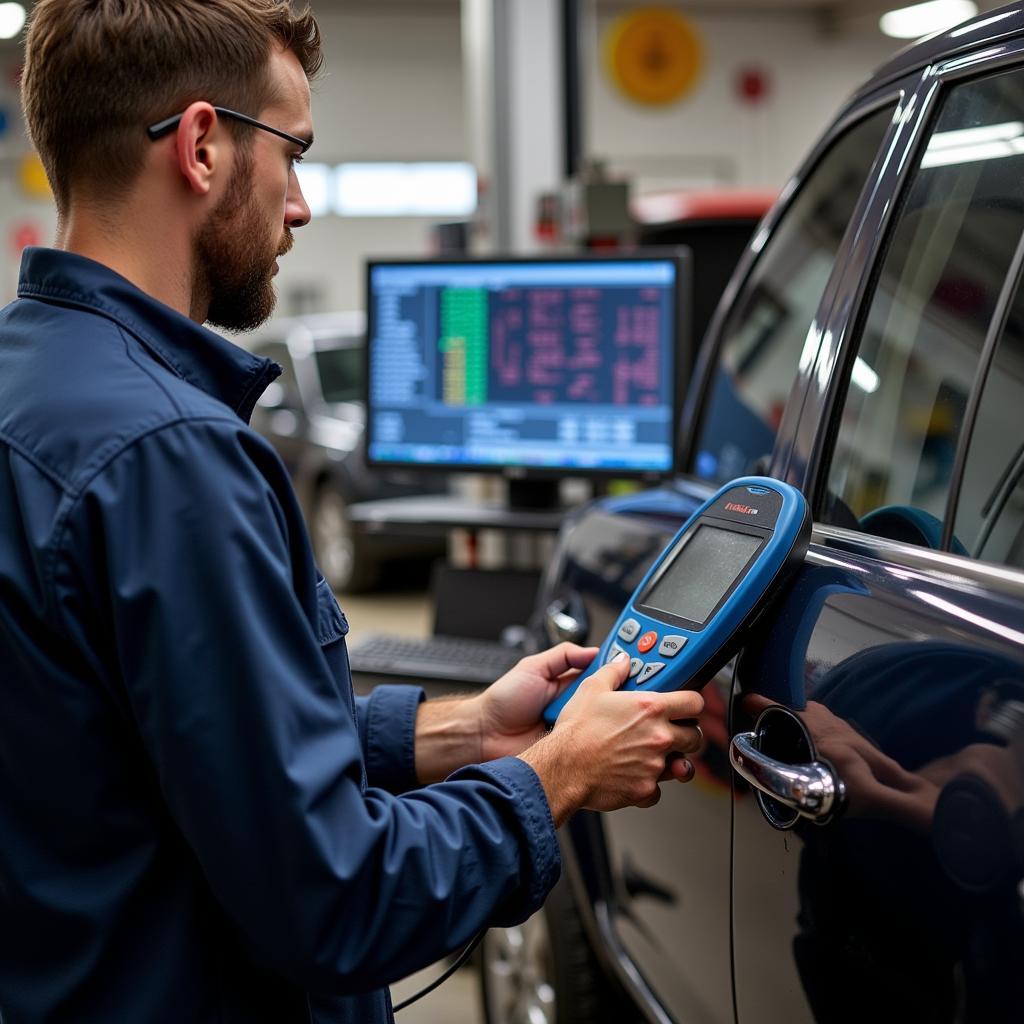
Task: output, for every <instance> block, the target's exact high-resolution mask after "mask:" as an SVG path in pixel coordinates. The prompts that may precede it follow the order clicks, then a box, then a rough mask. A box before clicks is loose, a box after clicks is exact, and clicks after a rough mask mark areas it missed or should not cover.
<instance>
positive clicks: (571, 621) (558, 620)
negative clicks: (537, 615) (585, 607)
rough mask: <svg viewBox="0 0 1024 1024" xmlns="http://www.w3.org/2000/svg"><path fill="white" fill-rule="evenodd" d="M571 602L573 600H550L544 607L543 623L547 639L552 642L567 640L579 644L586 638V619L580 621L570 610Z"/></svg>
mask: <svg viewBox="0 0 1024 1024" xmlns="http://www.w3.org/2000/svg"><path fill="white" fill-rule="evenodd" d="M573 603H575V602H570V601H566V600H561V599H559V600H557V601H552V602H551V604H549V605H548V606H547V608H546V609H545V611H544V625H545V627H546V629H547V634H548V639H550V640H551V642H552V643H560V642H561V641H563V640H568V641H569V642H570V643H574V644H579V643H582V642H583V641H584V640H585V639H586V638H587V628H588V627H587V623H586V621H581V620H580V619H579V618H577V617H576V615H573V614H572V613H571V611H570V608H571V605H572V604H573ZM581 605H582V602H581ZM572 610H573V611H574V610H575V609H572Z"/></svg>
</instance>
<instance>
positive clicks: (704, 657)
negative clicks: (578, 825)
mask: <svg viewBox="0 0 1024 1024" xmlns="http://www.w3.org/2000/svg"><path fill="white" fill-rule="evenodd" d="M810 535H811V517H810V514H809V512H808V509H807V502H806V501H805V500H804V496H803V495H802V494H801V493H800V492H799V491H798V490H797V489H796V488H795V487H791V486H790V485H789V484H785V483H782V482H781V481H779V480H772V479H770V478H768V477H758V476H751V477H742V478H740V479H739V480H733V481H732V482H731V483H728V484H726V485H725V486H724V487H723V488H722V489H721V490H720V491H719V492H718V493H717V494H716V495H714V497H712V498H711V499H709V500H708V501H707V502H705V503H704V504H703V505H702V506H701V507H700V508H699V509H697V511H696V512H695V513H694V514H693V515H692V516H691V517H690V518H689V520H687V522H686V524H685V525H684V526H683V528H682V529H681V530H680V531H679V532H678V533H677V534H676V535H675V537H673V539H672V541H671V542H670V543H669V545H668V546H667V547H666V548H665V550H664V551H663V552H662V553H661V555H660V556H659V557H658V558H657V559H656V560H655V562H654V564H653V565H652V566H651V568H650V569H649V570H648V572H647V575H646V576H644V578H643V580H642V581H641V582H640V585H639V586H638V587H637V588H636V591H635V592H634V593H633V596H632V597H631V598H630V600H629V602H628V603H627V604H626V607H625V608H624V609H623V611H622V614H621V615H620V616H619V618H618V621H617V622H616V623H615V625H614V626H613V627H612V631H611V632H610V633H609V634H608V636H607V638H606V639H605V641H604V643H603V644H602V645H601V650H600V651H599V652H598V655H597V657H596V658H594V661H593V662H592V663H591V664H590V666H589V667H588V668H587V670H586V671H585V672H584V673H583V674H582V675H581V676H580V678H579V679H577V680H576V682H574V683H573V684H572V686H570V687H568V688H567V689H566V690H565V691H564V692H563V693H562V694H560V695H559V696H558V697H557V698H556V699H555V700H553V701H552V702H551V703H550V704H549V705H548V707H547V708H546V710H545V711H544V721H545V722H546V723H547V724H548V725H554V723H555V720H556V719H557V718H558V713H559V712H560V711H561V710H562V708H563V707H564V706H565V704H566V702H567V701H568V700H569V698H570V697H571V696H572V695H573V693H575V691H576V687H577V686H579V684H580V682H581V681H582V680H583V679H585V678H586V677H587V676H589V675H591V674H592V673H594V672H596V671H597V670H598V669H599V668H600V667H601V666H602V665H605V664H607V663H608V662H609V661H611V660H612V658H614V657H615V656H616V655H617V654H618V653H619V652H620V651H625V652H626V653H627V654H628V655H629V657H630V664H629V679H628V680H627V681H626V682H625V683H624V684H623V686H622V689H624V690H627V689H628V690H637V689H642V690H662V691H667V690H681V689H688V690H698V689H700V688H701V687H702V686H703V685H704V684H705V683H706V682H708V680H709V679H711V678H712V676H714V674H715V673H716V672H718V671H719V669H721V668H722V667H723V666H724V665H725V664H726V663H727V662H728V661H729V660H730V659H731V658H732V657H733V656H734V655H735V654H736V652H737V651H738V650H739V649H740V647H742V645H743V642H744V639H745V636H746V633H747V631H748V630H749V628H750V626H751V624H752V623H753V622H754V619H755V618H756V617H757V616H758V615H759V614H760V613H761V612H762V611H764V609H765V608H766V607H767V606H768V604H769V603H770V602H771V600H772V598H773V597H774V596H775V595H777V594H778V593H779V591H780V590H781V589H782V588H783V587H784V586H785V584H786V582H787V581H788V580H789V578H790V577H791V576H792V575H793V574H794V573H795V572H796V571H797V570H798V569H799V568H800V566H801V565H802V564H803V558H804V554H805V553H806V552H807V544H808V542H809V540H810Z"/></svg>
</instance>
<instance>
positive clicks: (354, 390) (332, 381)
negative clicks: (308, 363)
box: [316, 345, 365, 402]
mask: <svg viewBox="0 0 1024 1024" xmlns="http://www.w3.org/2000/svg"><path fill="white" fill-rule="evenodd" d="M316 368H317V371H318V372H319V374H320V387H321V389H322V391H323V395H324V401H325V402H359V401H362V399H363V391H364V389H365V384H364V381H363V374H364V370H363V349H362V346H358V345H353V346H350V347H348V348H325V349H319V350H318V351H317V353H316Z"/></svg>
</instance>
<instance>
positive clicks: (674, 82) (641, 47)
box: [604, 7, 704, 106]
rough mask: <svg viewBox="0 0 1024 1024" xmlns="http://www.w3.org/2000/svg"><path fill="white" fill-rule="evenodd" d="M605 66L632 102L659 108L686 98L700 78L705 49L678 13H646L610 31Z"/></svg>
mask: <svg viewBox="0 0 1024 1024" xmlns="http://www.w3.org/2000/svg"><path fill="white" fill-rule="evenodd" d="M604 55H605V64H606V67H607V69H608V74H609V75H610V76H611V78H612V81H613V82H615V84H616V85H617V86H618V87H619V89H621V90H622V92H623V93H625V94H626V96H628V97H629V98H630V99H631V100H635V101H636V102H637V103H648V104H651V105H653V106H660V105H663V104H667V103H673V102H675V101H676V100H678V99H679V98H680V97H682V96H684V95H686V93H688V92H689V91H690V90H691V89H692V88H693V87H694V85H695V84H696V82H697V80H698V79H699V78H700V74H701V71H702V70H703V66H704V47H703V45H702V43H701V40H700V36H699V35H698V34H697V30H696V29H695V28H694V27H693V25H691V24H690V22H689V21H687V20H686V19H685V18H683V17H681V16H680V15H679V14H677V13H676V12H675V11H673V10H669V9H668V8H665V7H645V8H642V9H641V10H638V11H633V12H631V13H629V14H624V15H623V16H622V17H620V18H617V19H616V20H615V21H614V22H613V23H612V25H611V27H610V28H609V29H608V33H607V35H606V36H605V46H604Z"/></svg>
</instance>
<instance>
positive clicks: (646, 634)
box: [604, 618, 689, 686]
mask: <svg viewBox="0 0 1024 1024" xmlns="http://www.w3.org/2000/svg"><path fill="white" fill-rule="evenodd" d="M615 636H616V639H615V640H613V641H612V643H611V645H610V646H609V648H608V654H607V656H606V657H605V659H604V662H605V664H606V665H607V664H608V662H610V661H612V660H613V659H614V658H615V656H616V655H617V654H621V653H622V652H625V653H626V654H628V655H629V656H630V660H629V678H630V679H633V680H635V682H636V685H637V686H640V685H642V684H643V683H646V682H648V681H649V680H651V679H653V678H654V677H655V676H656V675H657V674H658V673H659V672H661V671H662V670H663V669H664V668H665V667H666V662H665V661H654V660H653V656H654V655H656V656H657V657H659V658H674V657H675V656H676V655H677V654H678V653H679V652H680V651H681V650H682V649H683V647H684V646H685V645H686V642H687V640H688V639H689V637H685V636H682V635H680V634H679V633H667V634H665V635H664V636H661V635H660V634H659V633H658V631H657V630H654V629H648V630H644V628H643V626H642V625H641V624H640V623H639V622H638V621H637V620H636V619H633V618H630V619H626V621H625V622H623V623H622V625H621V626H620V627H619V629H618V632H617V633H616V634H615ZM634 642H635V645H636V650H637V652H638V654H639V655H640V656H639V657H638V656H637V655H635V654H634V653H633V651H631V650H630V647H632V646H633V645H634ZM644 655H647V656H648V657H651V658H652V660H650V661H648V660H647V658H646V657H644Z"/></svg>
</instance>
